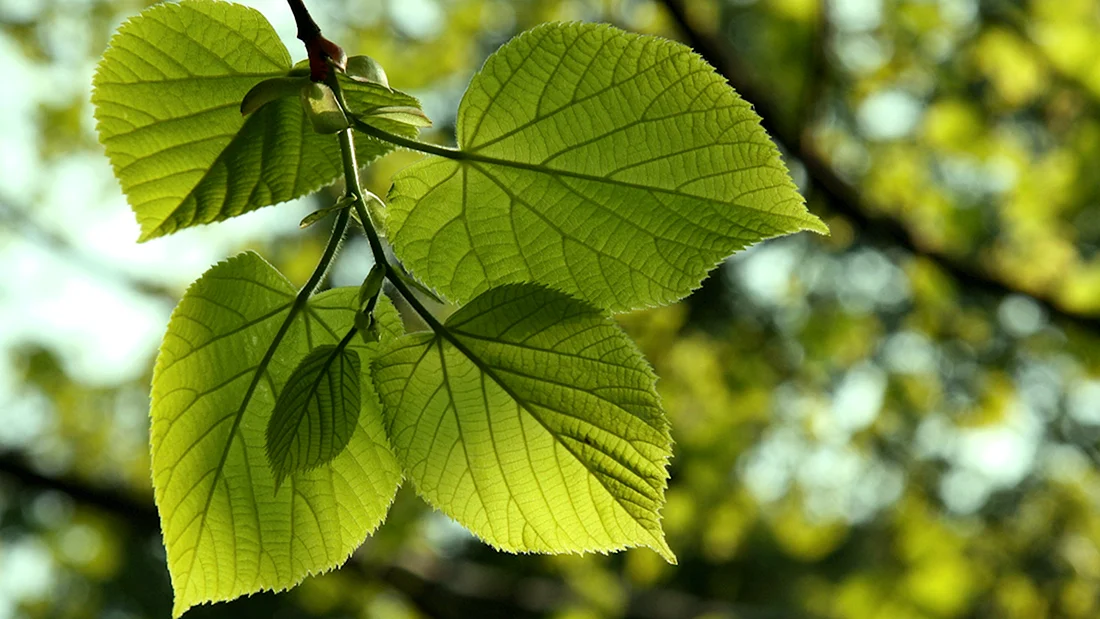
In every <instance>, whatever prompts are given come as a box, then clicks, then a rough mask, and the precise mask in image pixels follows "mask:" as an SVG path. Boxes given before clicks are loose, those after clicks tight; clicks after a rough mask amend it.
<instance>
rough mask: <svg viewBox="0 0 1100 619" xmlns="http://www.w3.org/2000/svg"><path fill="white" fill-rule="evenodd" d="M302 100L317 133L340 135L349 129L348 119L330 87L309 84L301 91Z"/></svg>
mask: <svg viewBox="0 0 1100 619" xmlns="http://www.w3.org/2000/svg"><path fill="white" fill-rule="evenodd" d="M301 100H302V107H304V108H305V110H306V116H308V117H309V121H310V123H312V124H313V130H314V131H316V132H317V133H339V132H340V131H343V130H344V129H347V128H348V117H347V116H345V115H344V110H342V109H340V104H339V103H337V102H336V95H335V94H333V92H332V89H331V88H329V87H328V86H326V85H324V84H315V83H313V82H309V83H308V84H306V85H305V86H304V87H303V88H302V90H301Z"/></svg>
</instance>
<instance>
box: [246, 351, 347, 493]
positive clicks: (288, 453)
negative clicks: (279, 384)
mask: <svg viewBox="0 0 1100 619" xmlns="http://www.w3.org/2000/svg"><path fill="white" fill-rule="evenodd" d="M359 375H360V369H359V354H358V353H357V352H355V351H354V350H348V349H347V348H343V349H340V350H337V347H336V346H319V347H317V348H314V349H313V350H312V351H310V353H309V354H308V355H306V358H305V359H302V362H301V363H299V364H298V367H296V368H294V373H293V374H291V375H290V379H289V380H287V382H286V386H285V387H283V391H282V393H280V394H279V399H277V400H275V411H274V412H273V413H272V414H271V419H270V421H269V422H268V425H267V435H266V437H267V442H266V443H265V445H266V447H267V459H268V462H270V463H271V469H272V471H274V473H275V488H276V492H278V487H279V486H280V485H281V484H282V483H283V480H284V479H286V476H287V475H289V474H291V473H293V472H295V471H308V470H309V469H312V468H316V467H318V466H320V465H322V464H325V463H326V462H330V461H331V460H332V459H333V458H335V457H336V456H338V455H340V452H341V451H343V450H344V448H345V447H347V446H348V441H349V440H351V435H352V434H353V433H354V432H355V429H356V428H357V427H358V424H359V410H360V402H361V395H360V392H359Z"/></svg>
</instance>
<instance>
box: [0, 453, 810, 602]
mask: <svg viewBox="0 0 1100 619" xmlns="http://www.w3.org/2000/svg"><path fill="white" fill-rule="evenodd" d="M4 476H7V477H11V478H14V480H15V481H16V482H17V483H19V484H21V485H23V486H27V487H30V488H33V489H34V490H37V491H45V490H54V491H59V492H63V493H65V494H67V495H69V496H70V497H72V498H73V500H75V501H77V502H79V503H82V504H84V505H87V506H91V507H93V508H95V509H98V510H100V511H102V512H104V513H106V514H108V515H110V516H113V517H115V518H117V519H118V520H120V521H121V522H124V523H126V524H128V525H130V526H129V527H128V530H129V531H130V532H131V533H133V534H137V535H148V536H159V535H160V534H161V531H160V518H159V516H158V515H157V510H156V508H155V507H154V506H153V503H152V501H150V500H149V499H148V498H142V497H140V496H138V495H136V494H134V493H132V492H125V491H121V490H118V489H112V488H108V487H103V486H93V485H89V484H88V483H87V482H85V481H82V480H79V479H77V478H75V477H71V476H67V475H65V476H54V475H48V474H45V473H42V472H40V471H38V470H37V469H36V468H34V467H33V466H32V465H30V464H29V463H28V462H27V461H26V459H25V458H24V457H23V456H21V455H20V454H18V453H16V452H6V453H0V478H2V477H4ZM341 569H342V570H343V571H344V572H348V573H352V574H354V575H356V576H357V577H358V578H360V579H361V580H362V582H363V583H370V582H382V583H385V584H386V585H387V586H389V587H390V588H392V589H393V590H395V591H397V592H399V593H401V594H402V595H404V596H405V597H406V598H407V599H408V601H409V602H410V603H412V604H413V605H414V606H416V607H417V608H418V609H419V610H420V611H421V612H422V613H424V614H425V615H427V616H429V617H438V618H447V619H449V618H454V619H464V618H466V617H484V618H494V617H500V618H502V619H503V618H509V619H513V618H516V619H527V618H531V619H534V618H535V617H545V616H547V614H549V613H552V612H553V611H560V610H562V609H564V608H567V607H568V606H569V605H571V604H575V603H577V602H578V600H577V599H576V596H575V595H574V594H573V592H572V590H571V589H570V588H569V586H567V585H566V584H564V583H562V582H561V581H560V580H557V579H553V578H549V577H545V576H521V575H517V574H516V573H515V572H513V571H510V570H506V569H504V568H500V567H494V566H490V565H484V564H480V563H476V562H473V561H468V560H462V559H437V558H432V557H424V556H416V555H413V554H404V555H402V556H399V557H398V558H397V560H395V561H393V562H387V563H372V562H369V561H364V560H361V559H357V558H352V559H351V560H349V561H348V562H347V563H346V564H345V565H344V566H343V567H342V568H341ZM705 613H716V614H725V615H732V616H737V617H743V618H745V619H794V618H795V617H798V618H799V619H812V618H811V617H809V616H807V615H806V614H804V613H801V612H797V613H796V612H795V611H787V610H780V609H774V608H767V607H761V606H757V605H750V604H731V603H729V602H724V601H720V600H708V599H705V598H700V597H697V596H694V595H691V594H688V593H685V592H681V591H676V590H670V589H650V590H643V591H634V592H631V594H630V599H629V601H628V604H627V608H626V612H625V614H624V617H625V618H626V619H666V618H667V619H673V618H676V617H684V616H692V617H694V616H698V615H700V614H705Z"/></svg>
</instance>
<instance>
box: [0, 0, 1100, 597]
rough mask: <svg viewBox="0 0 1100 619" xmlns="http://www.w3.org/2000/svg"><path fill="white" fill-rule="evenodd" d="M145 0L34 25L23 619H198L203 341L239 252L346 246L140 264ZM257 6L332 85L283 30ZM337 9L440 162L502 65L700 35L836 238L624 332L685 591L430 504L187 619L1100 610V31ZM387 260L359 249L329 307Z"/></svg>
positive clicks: (2, 381)
mask: <svg viewBox="0 0 1100 619" xmlns="http://www.w3.org/2000/svg"><path fill="white" fill-rule="evenodd" d="M147 4H151V3H148V2H140V1H137V0H0V28H2V30H0V76H3V87H2V88H3V95H2V96H0V619H7V618H9V617H65V618H70V617H71V618H77V617H104V618H108V619H137V618H144V617H149V618H153V617H157V618H159V617H167V616H168V615H169V611H170V607H171V589H170V586H169V581H168V574H167V570H166V568H165V564H164V552H163V547H162V546H161V543H160V540H159V527H158V522H157V517H156V512H155V510H154V508H153V503H152V493H151V490H150V477H149V453H148V446H147V445H148V443H147V440H148V434H147V432H148V417H147V415H148V389H149V388H148V385H149V380H150V374H151V367H152V360H153V357H154V355H155V352H156V347H157V344H158V343H159V339H160V337H161V335H162V334H163V331H164V328H165V325H166V324H167V319H168V315H169V312H170V311H171V309H172V307H173V306H174V304H175V301H176V299H178V297H179V296H180V295H181V294H182V292H183V290H184V289H185V287H186V285H187V284H188V283H189V282H190V281H191V280H192V279H194V278H195V277H197V276H198V275H199V274H200V273H201V272H202V271H204V270H205V269H206V268H207V267H208V266H210V265H211V264H213V263H214V262H216V261H218V260H220V259H221V258H223V257H225V256H227V255H229V254H232V253H235V252H237V251H240V250H243V249H246V248H254V249H257V250H259V251H260V252H261V253H263V254H264V255H265V256H267V257H268V258H269V259H270V260H271V261H272V262H273V263H274V264H275V265H276V266H278V267H279V268H280V269H281V270H283V272H285V273H287V274H288V276H289V277H290V278H291V279H292V280H294V281H296V282H298V283H301V282H302V281H304V280H305V278H306V277H307V276H308V273H309V270H310V269H311V267H312V265H313V263H314V261H315V260H316V258H317V256H318V255H319V253H320V248H321V246H322V244H323V242H324V234H325V233H326V231H325V230H324V229H323V228H324V226H317V227H316V228H318V230H316V231H314V230H313V229H310V230H309V231H307V232H305V233H302V232H299V231H298V229H297V222H298V220H299V219H300V218H301V217H302V216H303V215H304V214H306V213H307V212H309V211H310V210H311V209H312V208H314V207H316V206H317V205H318V204H320V203H321V202H319V201H313V200H318V199H317V198H311V199H308V200H301V201H298V202H296V203H291V204H284V205H280V206H278V207H274V208H268V209H264V210H262V211H259V212H256V213H253V214H250V215H247V216H245V217H241V218H238V219H236V220H232V221H230V222H227V223H224V224H218V225H215V226H208V227H203V228H199V229H189V230H186V231H184V232H181V233H179V234H177V235H175V236H173V237H171V238H166V239H158V240H155V241H152V242H149V243H147V244H144V245H137V244H135V243H134V239H135V238H137V235H138V229H137V225H136V223H135V222H134V220H133V217H132V215H131V213H130V210H129V208H128V206H127V204H126V202H125V199H124V198H123V197H122V195H121V193H120V191H119V188H118V185H117V183H116V182H115V180H114V178H113V177H112V175H111V171H110V168H109V166H108V164H107V161H106V158H105V157H104V156H103V153H102V149H101V148H100V147H99V146H98V144H97V142H96V136H95V127H94V120H93V118H92V111H91V106H90V104H89V102H88V97H89V94H90V93H89V89H90V86H89V83H90V81H91V76H92V72H93V70H94V67H95V62H96V60H97V58H98V56H99V55H100V54H101V53H102V52H103V50H104V49H105V47H106V45H107V42H108V39H109V37H110V35H111V33H112V32H113V31H114V30H115V29H116V28H117V27H118V25H119V24H120V23H121V22H122V21H123V20H124V19H126V18H127V17H129V16H132V15H134V14H136V13H137V12H139V11H140V10H141V9H142V8H144V7H145V6H146V5H147ZM245 4H248V5H251V6H254V7H256V8H258V9H260V10H261V11H263V12H264V13H265V15H267V16H268V18H269V19H270V20H271V21H272V23H273V24H275V26H276V28H277V30H278V31H279V33H280V34H281V35H282V36H283V38H284V40H285V41H286V42H287V44H288V47H289V48H290V49H291V51H292V55H293V56H295V58H301V57H302V56H304V53H303V51H302V49H301V47H300V45H299V44H298V43H297V41H295V40H294V39H293V32H294V27H293V23H292V19H291V16H290V13H289V10H288V9H287V8H286V5H285V3H283V2H282V1H281V0H255V1H249V2H245ZM308 5H309V6H310V8H311V10H312V11H313V13H314V17H315V18H316V20H317V21H318V23H320V25H321V26H322V28H323V29H324V31H325V33H326V35H328V36H329V37H330V38H333V39H335V40H337V41H339V42H340V43H341V44H343V45H344V47H345V48H346V49H347V50H348V52H349V53H351V54H357V53H365V54H369V55H371V56H374V57H375V58H377V59H378V60H380V61H381V62H382V64H383V65H384V66H385V67H386V68H387V70H388V72H389V74H390V82H391V84H393V85H394V86H395V87H397V88H400V89H403V90H406V91H409V92H411V93H413V94H415V95H417V96H419V97H420V98H421V99H422V101H423V103H424V108H425V110H426V111H427V113H428V114H429V115H430V116H431V117H432V118H433V119H434V120H435V122H436V125H435V129H433V130H432V131H431V132H429V133H426V134H425V136H424V137H425V139H429V140H435V141H439V142H443V143H446V142H448V141H450V140H451V139H452V136H453V122H454V111H455V109H456V107H457V104H458V100H459V98H460V96H461V94H462V91H463V89H464V87H465V85H466V83H467V82H468V80H469V78H470V76H471V75H472V73H473V71H475V70H476V69H477V67H478V66H479V65H480V63H481V62H482V60H483V59H484V58H485V56H486V55H487V54H488V53H490V52H491V51H492V50H494V49H495V48H496V47H497V46H499V45H500V44H501V43H503V42H504V41H506V40H507V39H508V38H509V37H510V36H512V35H513V34H514V33H516V32H518V31H520V30H523V29H525V28H528V27H530V26H532V25H534V24H537V23H540V22H543V21H548V20H595V21H606V22H610V23H613V24H616V25H618V26H621V27H623V28H627V29H630V30H635V31H640V32H646V33H653V34H659V35H663V36H668V37H673V38H677V39H680V40H683V41H686V42H689V43H691V44H692V45H693V46H695V47H696V49H698V50H699V51H700V52H701V53H703V54H704V56H705V57H706V58H707V59H708V60H709V61H710V62H711V63H712V64H714V65H715V66H717V67H718V68H719V69H720V70H721V71H722V72H723V73H724V74H725V75H726V76H727V77H728V79H729V80H730V81H731V83H732V84H733V85H734V86H735V87H737V88H738V90H739V91H740V92H742V93H743V94H744V95H745V96H746V98H747V99H749V100H750V101H751V102H752V103H754V104H755V106H756V109H757V111H758V112H760V113H761V115H762V116H763V117H764V118H765V125H766V127H767V129H768V130H769V132H770V133H771V134H772V136H773V137H775V138H776V139H777V141H778V142H779V144H780V146H781V148H782V149H783V151H784V154H785V155H786V156H787V157H788V161H789V163H790V166H791V168H792V172H793V174H794V176H795V179H796V180H797V182H798V183H799V185H800V187H801V188H802V189H803V192H804V193H805V195H806V196H807V198H808V201H809V206H810V209H811V210H812V211H813V212H814V213H817V214H818V215H820V216H821V217H822V218H824V219H825V220H826V221H827V223H828V224H829V226H830V227H831V229H832V231H833V233H832V236H831V237H828V238H824V237H818V236H816V235H809V234H800V235H795V236H792V237H789V238H783V239H778V240H773V241H769V242H767V243H763V244H761V245H759V246H757V247H754V248H752V249H750V250H748V251H745V252H742V253H740V254H738V255H737V256H735V257H733V258H732V259H730V260H729V261H727V263H726V264H724V265H723V266H722V267H721V268H720V269H718V270H716V271H715V272H714V273H713V274H712V276H711V277H710V278H709V279H708V280H707V281H706V282H705V284H704V286H703V287H702V288H701V289H700V290H699V291H698V292H697V293H696V294H694V295H693V296H691V297H690V298H688V299H687V300H685V301H684V302H682V303H681V304H679V305H676V306H672V307H666V308H660V309H654V310H650V311H645V312H638V313H634V314H630V315H626V316H623V317H622V319H621V322H622V324H623V326H624V327H625V328H626V329H627V330H628V331H629V332H630V333H631V334H632V335H633V336H634V337H635V338H636V339H637V340H638V341H639V342H640V343H641V345H642V347H643V349H644V352H645V354H646V355H647V356H648V358H649V359H650V361H651V362H652V363H653V365H654V366H655V367H656V369H657V372H658V373H659V375H660V376H661V381H660V385H659V387H660V391H661V394H662V396H663V398H664V401H665V404H666V407H667V409H668V412H669V415H670V416H671V418H672V422H673V435H674V438H675V440H676V446H675V458H674V460H673V462H672V468H671V474H672V481H671V486H670V488H669V491H668V504H667V506H666V507H665V509H664V511H663V514H664V526H665V529H666V531H667V534H668V540H669V543H670V545H671V546H672V548H673V549H674V551H675V552H676V553H677V555H678V556H679V558H680V565H679V566H678V567H672V566H669V565H666V564H664V563H663V561H662V560H661V559H660V558H659V557H658V556H657V555H656V554H654V553H653V552H650V551H648V550H634V551H629V552H625V553H621V554H617V555H613V556H607V557H605V556H600V555H596V556H587V557H577V556H564V557H540V556H513V555H505V554H498V553H496V552H493V551H492V550H491V549H489V548H487V547H486V546H484V545H482V544H480V543H478V542H476V541H475V540H473V539H472V538H471V537H470V536H469V535H468V534H467V533H465V532H464V531H463V530H462V529H461V528H460V527H458V526H457V525H455V524H453V523H451V522H450V521H449V520H447V519H446V518H445V517H443V516H441V515H440V514H438V513H434V512H432V511H431V510H430V509H429V508H427V507H425V505H424V504H423V503H422V502H421V501H419V499H417V498H416V496H415V493H414V492H413V491H412V490H411V489H410V488H404V489H402V490H401V491H400V493H399V495H398V500H397V502H396V504H395V505H394V507H393V509H392V510H391V513H390V516H389V520H388V522H386V524H385V525H384V526H383V527H382V528H381V530H380V532H379V533H378V534H377V535H375V536H374V537H372V538H371V539H369V540H367V541H366V543H365V544H364V545H363V547H362V549H361V550H360V551H359V552H358V553H357V554H356V555H355V556H354V557H353V558H352V559H351V561H350V562H349V564H348V565H347V566H346V567H345V568H343V569H341V570H339V571H337V572H335V573H331V574H328V575H325V576H321V577H317V578H312V579H309V580H307V581H306V582H305V583H304V584H302V585H301V586H300V587H298V588H296V589H294V590H293V591H291V592H290V593H284V594H280V595H274V594H261V595H256V596H253V597H250V598H247V599H243V600H239V601H236V602H232V603H229V604H220V605H216V606H207V607H202V608H198V609H195V610H193V611H191V612H190V613H188V615H187V617H188V618H194V619H198V618H200V617H234V618H245V617H247V618H252V617H263V618H267V617H273V618H275V617H277V618H292V617H347V618H353V617H354V618H358V617H380V618H390V617H393V618H397V617H536V616H547V617H561V618H566V617H568V618H570V619H573V618H577V619H580V618H589V617H592V618H595V617H609V618H612V617H638V618H653V619H660V618H665V617H669V618H671V617H708V618H711V617H713V618H722V617H726V618H734V617H736V618H745V619H785V618H792V619H793V618H819V617H821V618H824V617H829V618H831V617H837V618H853V619H854V618H861V619H862V618H882V619H905V618H918V617H929V618H940V617H943V618H948V617H983V618H984V617H989V618H1002V617H1003V618H1020V619H1032V618H1043V617H1096V616H1100V546H1098V544H1100V450H1098V446H1100V169H1098V166H1100V163H1098V161H1100V2H1097V1H1096V0H1059V1H1055V0H1032V1H1030V2H1029V1H1023V0H1019V1H1013V0H756V1H754V0H511V1H509V0H311V1H309V2H308ZM415 158H416V155H413V154H411V153H397V154H394V155H391V156H389V157H388V158H386V159H384V160H382V161H381V162H379V163H378V164H376V165H375V166H373V167H372V168H371V169H370V170H369V172H368V177H369V185H370V186H371V188H372V189H374V190H375V191H376V192H377V193H380V194H384V192H385V190H386V188H387V179H388V178H389V176H390V174H392V173H393V172H394V171H395V170H397V169H399V168H400V167H402V166H404V165H407V164H408V163H410V162H411V161H414V160H415ZM321 199H324V200H328V199H330V197H325V196H322V197H321ZM368 255H369V252H368V250H367V249H366V247H365V246H364V245H363V244H360V243H358V242H357V241H353V242H350V243H348V246H347V248H346V249H345V251H344V253H343V254H342V257H341V260H340V261H339V262H338V264H337V266H336V268H335V270H334V271H333V273H332V276H331V281H330V282H329V283H330V284H331V285H354V284H357V283H358V281H359V280H360V279H361V277H362V275H363V273H362V272H361V269H360V268H359V265H362V264H363V263H364V262H365V261H367V260H368V258H367V256H368Z"/></svg>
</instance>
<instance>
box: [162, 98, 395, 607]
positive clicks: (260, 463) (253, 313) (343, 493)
mask: <svg viewBox="0 0 1100 619" xmlns="http://www.w3.org/2000/svg"><path fill="white" fill-rule="evenodd" d="M294 103H295V105H297V102H294ZM294 298H295V290H294V288H293V286H291V285H290V282H288V281H287V280H286V278H284V277H283V276H282V275H281V274H279V272H278V271H276V270H275V269H274V268H272V267H271V266H270V265H269V264H267V263H266V262H264V260H263V259H262V258H260V257H259V256H258V255H256V254H254V253H244V254H241V255H239V256H236V257H234V258H232V259H230V260H228V261H226V262H222V263H220V264H218V265H217V266H214V267H213V268H211V269H210V270H209V271H207V272H206V273H205V274H204V275H203V276H202V277H201V278H200V279H199V280H198V281H196V282H195V283H194V284H192V285H191V287H190V288H189V289H188V290H187V294H185V295H184V297H183V299H182V300H181V301H180V303H179V306H177V307H176V310H175V311H174V312H173V313H172V320H171V322H170V323H169V324H168V332H167V334H165V336H164V342H163V343H162V344H161V348H160V353H159V354H158V355H157V364H156V369H155V370H154V372H153V393H152V400H153V402H152V412H151V416H152V428H151V435H152V436H151V441H152V459H153V462H152V464H153V489H154V497H155V499H156V503H157V510H158V511H159V512H160V518H161V527H162V530H163V533H164V543H165V547H166V549H167V552H168V570H169V573H170V574H171V576H172V588H173V589H174V591H175V605H174V608H173V616H175V617H178V616H179V615H181V614H182V613H183V612H184V611H186V610H187V609H188V608H189V607H191V606H194V605H196V604H201V603H204V602H212V601H219V600H229V599H232V598H235V597H238V596H241V595H245V594H249V593H254V592H256V591H260V590H264V589H273V590H281V589H286V588H288V587H292V586H294V585H295V584H297V583H298V582H300V581H301V580H302V579H303V578H305V577H306V576H307V575H309V574H313V573H317V572H321V571H324V570H328V569H332V568H333V567H335V566H337V565H339V564H340V563H342V562H343V561H344V560H345V559H347V557H348V555H349V554H350V553H351V551H352V550H354V549H355V548H356V547H357V546H359V544H361V543H362V542H363V539H364V538H365V537H366V536H367V535H368V534H369V533H370V532H371V531H373V530H374V528H375V527H377V526H378V524H379V523H380V522H381V521H382V519H383V518H384V517H385V515H386V511H387V510H388V508H389V504H390V502H391V501H392V500H393V496H394V493H395V491H396V490H397V485H398V483H399V482H400V479H401V471H400V467H399V466H398V464H397V462H396V461H395V460H394V457H393V454H392V453H391V452H390V449H389V447H388V441H387V439H386V435H385V430H384V429H383V426H382V417H381V411H380V410H379V404H378V398H377V395H376V393H375V390H374V386H373V384H372V383H371V381H370V377H369V376H368V374H369V372H362V373H361V374H360V381H361V382H360V393H361V407H362V411H361V412H360V415H359V423H358V426H357V427H356V429H355V430H354V432H353V434H352V435H351V438H350V440H349V441H348V444H347V447H346V449H344V451H343V452H342V453H341V454H340V455H339V456H337V457H336V458H335V459H334V460H332V462H330V463H329V464H327V465H324V466H321V467H318V468H315V469H313V470H311V471H306V472H299V473H294V474H293V475H291V476H290V478H288V479H287V481H286V482H285V483H284V484H283V487H282V488H281V489H280V490H279V492H278V493H276V492H275V476H274V475H273V474H272V471H271V468H270V467H269V466H268V463H267V461H266V460H267V459H266V457H265V448H264V445H265V429H266V427H267V422H268V418H269V416H270V414H271V411H272V409H273V408H274V406H275V401H276V398H277V397H278V395H279V393H280V392H281V390H282V388H283V386H284V385H285V384H286V383H287V380H288V379H289V378H290V375H291V374H292V371H293V369H294V365H293V363H294V360H297V359H301V358H302V357H304V356H306V354H307V353H308V352H309V351H310V350H311V349H312V348H315V347H317V346H325V345H331V344H335V343H336V342H337V341H338V340H339V338H340V337H341V336H342V335H343V334H345V333H347V331H348V330H349V329H350V328H351V327H352V324H353V321H354V318H353V317H354V316H355V314H356V313H357V307H356V290H355V288H338V289H335V290H330V291H327V292H324V293H321V294H319V295H316V296H314V297H313V298H312V299H310V301H309V304H308V305H307V307H306V309H305V311H303V312H301V313H300V314H299V315H298V317H297V318H296V319H295V321H294V322H293V323H291V325H290V328H289V329H288V331H287V333H286V336H285V337H284V339H283V341H282V343H281V344H280V346H279V348H278V351H277V353H276V355H275V356H274V357H273V360H272V362H271V363H270V364H269V365H268V366H267V368H266V371H265V372H263V373H262V374H261V375H260V378H261V380H260V381H259V383H257V387H256V390H255V391H254V392H253V393H252V395H251V397H250V398H249V399H248V404H247V406H242V403H243V402H244V401H245V398H246V393H247V391H248V388H249V386H250V385H251V384H252V381H253V378H254V377H255V376H256V375H257V372H258V371H259V366H260V363H261V359H262V358H263V357H264V354H265V352H266V351H267V348H268V345H269V344H270V342H271V340H272V338H273V337H274V335H275V332H276V331H277V330H278V329H279V327H280V325H281V324H282V322H283V320H284V319H285V317H286V315H287V313H288V312H289V311H290V308H291V305H292V304H293V303H294ZM379 301H380V303H379V304H378V307H377V308H376V310H375V314H376V315H377V317H378V321H379V324H380V326H381V329H380V333H381V336H382V340H383V342H385V341H387V340H390V339H393V338H394V337H397V335H398V334H399V333H400V331H401V319H400V317H399V316H398V315H397V311H396V310H395V309H394V308H393V306H392V305H391V304H390V303H389V302H388V301H386V300H385V299H384V298H382V299H379ZM383 301H386V302H383ZM349 348H350V349H351V350H354V352H355V353H356V354H358V355H359V357H360V360H361V365H362V367H364V368H366V367H368V364H369V363H370V360H371V359H372V358H373V357H374V355H375V354H376V352H377V348H378V345H377V344H375V345H371V346H365V345H361V344H359V343H355V344H353V345H351V346H350V347H349ZM288 486H289V487H288Z"/></svg>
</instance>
